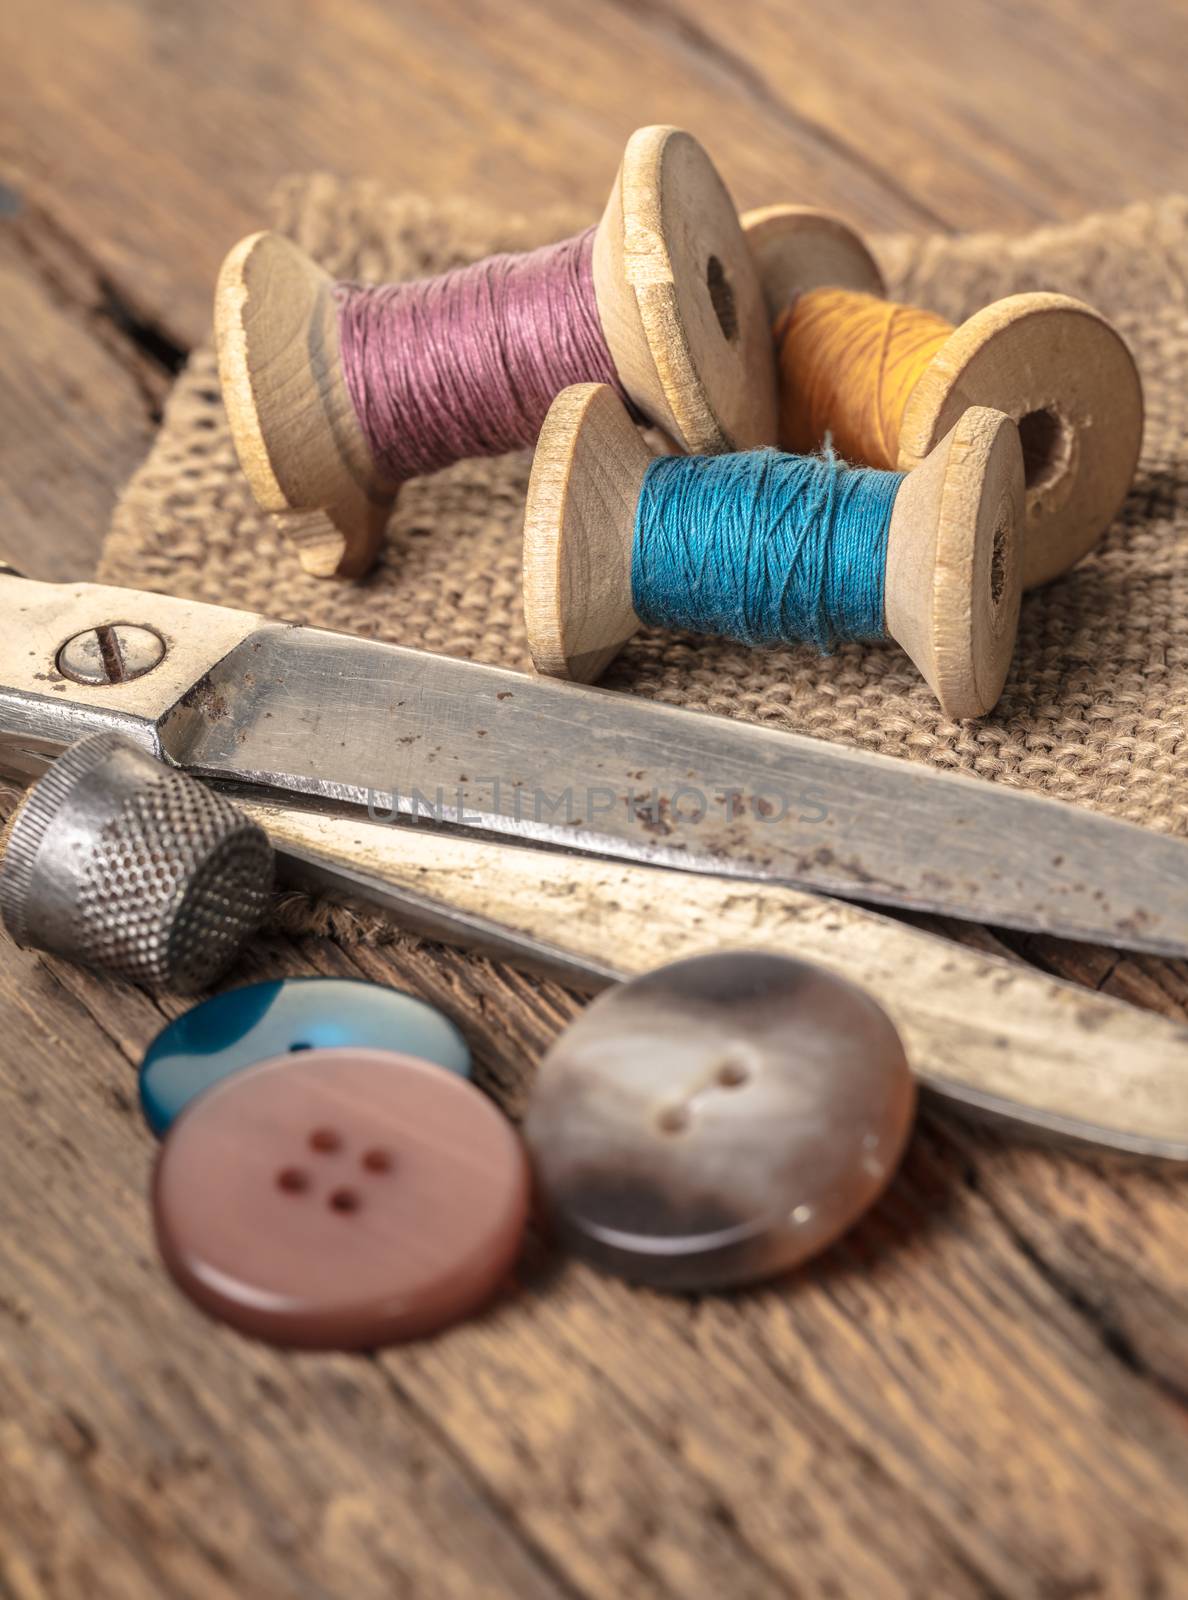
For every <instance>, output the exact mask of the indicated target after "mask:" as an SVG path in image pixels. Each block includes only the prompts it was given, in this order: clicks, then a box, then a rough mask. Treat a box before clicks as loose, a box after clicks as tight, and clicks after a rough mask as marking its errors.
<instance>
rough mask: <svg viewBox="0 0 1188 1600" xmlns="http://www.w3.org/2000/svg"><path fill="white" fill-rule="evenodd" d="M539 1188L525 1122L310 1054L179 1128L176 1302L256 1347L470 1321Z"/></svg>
mask: <svg viewBox="0 0 1188 1600" xmlns="http://www.w3.org/2000/svg"><path fill="white" fill-rule="evenodd" d="M528 1195H529V1175H528V1164H527V1160H526V1158H525V1155H524V1151H523V1147H522V1146H521V1144H520V1141H519V1139H518V1138H517V1136H516V1133H515V1131H514V1130H513V1128H512V1127H511V1124H510V1123H508V1122H507V1121H506V1119H505V1118H504V1117H503V1116H502V1115H501V1113H500V1112H499V1111H498V1110H497V1109H496V1107H495V1106H494V1105H493V1104H492V1103H491V1101H489V1100H488V1099H487V1098H486V1097H485V1096H484V1095H483V1094H481V1093H480V1092H479V1091H478V1090H477V1089H475V1088H473V1087H472V1086H471V1085H470V1084H469V1083H467V1082H466V1081H465V1080H464V1079H462V1078H460V1077H458V1076H457V1075H456V1074H455V1073H452V1072H447V1071H445V1070H444V1069H443V1068H441V1067H437V1066H433V1065H431V1064H430V1063H428V1062H425V1061H420V1060H418V1059H416V1058H415V1057H413V1056H404V1055H398V1054H396V1053H395V1052H394V1051H387V1050H364V1049H346V1048H343V1049H332V1050H306V1051H302V1052H301V1053H300V1054H299V1055H297V1056H292V1055H289V1056H282V1057H278V1058H276V1059H274V1060H271V1061H265V1062H261V1063H260V1065H258V1066H255V1067H249V1068H248V1069H247V1070H245V1071H243V1072H240V1073H237V1074H235V1076H233V1077H230V1078H226V1079H224V1080H223V1082H222V1083H220V1084H218V1085H217V1086H216V1087H214V1088H212V1089H210V1090H208V1091H207V1092H206V1093H205V1094H204V1095H202V1096H200V1097H199V1098H198V1099H197V1100H195V1101H194V1102H193V1104H192V1105H191V1106H190V1107H189V1109H188V1110H186V1111H185V1112H184V1114H183V1115H182V1116H181V1117H179V1118H178V1120H177V1122H176V1123H175V1124H174V1125H173V1128H172V1130H171V1131H170V1133H169V1137H168V1138H167V1140H166V1141H165V1144H164V1145H163V1146H162V1149H161V1154H160V1157H159V1160H158V1163H157V1171H156V1177H155V1180H154V1185H153V1208H154V1214H155V1223H156V1231H157V1243H158V1246H159V1248H160V1251H161V1255H162V1257H163V1258H164V1261H165V1264H166V1266H167V1267H168V1268H169V1271H170V1272H171V1273H172V1275H173V1277H174V1278H175V1279H176V1281H177V1283H178V1284H179V1286H180V1287H181V1288H182V1289H183V1290H184V1291H185V1293H186V1294H188V1295H189V1296H190V1298H191V1299H192V1300H194V1301H196V1302H197V1303H198V1304H199V1305H200V1306H202V1307H203V1308H204V1309H205V1310H206V1311H209V1312H211V1313H212V1314H213V1315H214V1316H216V1317H219V1318H221V1319H222V1320H223V1321H225V1322H228V1323H230V1324H231V1325H232V1326H233V1327H235V1328H238V1329H239V1330H240V1331H241V1332H243V1333H250V1334H255V1335H256V1336H258V1337H259V1338H262V1339H269V1340H271V1341H273V1342H274V1343H276V1344H286V1345H302V1346H305V1347H307V1348H311V1349H341V1350H352V1349H370V1348H373V1347H375V1346H378V1345H382V1344H386V1343H390V1342H392V1341H394V1340H399V1339H409V1338H415V1337H417V1336H418V1335H421V1334H426V1333H431V1332H433V1331H434V1330H435V1329H437V1328H440V1327H442V1326H443V1325H444V1324H446V1323H449V1322H452V1321H454V1320H456V1319H457V1318H459V1317H462V1316H465V1315H466V1314H467V1313H468V1312H471V1311H474V1310H475V1309H476V1308H477V1307H478V1306H480V1305H481V1304H482V1303H483V1302H484V1301H485V1300H486V1299H487V1298H488V1297H489V1296H490V1295H491V1294H492V1293H493V1292H494V1290H495V1289H497V1288H498V1286H499V1284H500V1282H501V1281H502V1280H503V1279H504V1278H505V1276H506V1274H507V1273H508V1271H509V1269H510V1267H511V1265H512V1263H513V1261H514V1260H515V1257H516V1254H517V1251H518V1248H519V1243H520V1238H521V1235H522V1233H523V1228H524V1223H525V1219H526V1215H527V1209H528Z"/></svg>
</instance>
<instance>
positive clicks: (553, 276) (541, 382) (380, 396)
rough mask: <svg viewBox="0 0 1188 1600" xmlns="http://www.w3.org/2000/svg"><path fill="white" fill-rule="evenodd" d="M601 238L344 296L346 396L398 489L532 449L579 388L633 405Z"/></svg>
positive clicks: (581, 237) (342, 291) (346, 286)
mask: <svg viewBox="0 0 1188 1600" xmlns="http://www.w3.org/2000/svg"><path fill="white" fill-rule="evenodd" d="M593 252H594V229H593V228H590V229H589V230H588V231H587V232H585V233H579V234H578V235H577V236H576V238H573V239H566V240H564V241H563V242H562V243H561V244H555V245H546V246H545V247H544V248H543V249H540V250H533V251H531V252H529V253H528V254H526V255H499V256H490V257H488V258H487V260H485V261H479V262H477V263H476V264H475V265H474V266H470V267H459V268H458V269H457V271H455V272H448V273H446V274H444V276H442V277H440V278H427V279H422V280H420V281H417V282H414V283H388V284H383V285H381V286H379V287H368V286H366V285H363V284H354V283H340V284H338V285H336V287H335V295H336V299H337V304H338V336H339V343H340V346H341V349H342V363H343V371H344V374H345V377H346V383H347V389H348V390H349V392H350V396H351V400H352V402H353V403H354V407H355V411H356V414H357V415H358V418H359V422H360V425H361V427H362V429H363V433H364V435H365V437H366V439H367V443H368V445H369V447H370V449H371V453H372V455H373V457H374V458H375V461H376V464H377V465H378V466H379V467H380V469H381V471H382V472H383V473H384V475H385V476H386V477H387V478H388V479H390V481H391V482H393V483H402V482H403V481H404V480H405V479H406V478H412V477H416V476H418V475H419V474H421V473H426V472H437V471H439V470H440V469H441V468H442V467H446V466H449V464H450V463H451V462H453V461H461V460H462V459H464V458H465V457H467V456H493V455H501V454H502V453H503V452H504V451H505V450H517V449H520V448H522V447H523V446H525V445H530V444H535V442H536V436H537V434H538V433H539V432H540V426H541V423H542V422H543V421H544V419H545V413H546V412H547V411H548V409H549V406H550V405H551V404H552V403H553V401H554V400H555V399H556V397H557V395H558V394H560V392H561V390H562V389H564V388H566V387H567V385H569V384H571V383H608V384H610V385H611V386H612V387H613V388H614V389H615V390H616V391H617V392H618V393H619V395H620V397H621V398H622V399H626V398H627V397H626V396H625V395H624V393H623V390H622V387H621V385H620V383H619V379H618V375H617V373H616V372H615V368H614V363H613V361H612V360H611V355H610V351H609V350H608V349H607V345H606V339H605V336H604V335H603V332H602V324H601V322H600V321H599V317H598V305H597V301H596V300H595V297H594V274H593Z"/></svg>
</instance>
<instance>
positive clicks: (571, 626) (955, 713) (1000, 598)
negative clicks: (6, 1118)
mask: <svg viewBox="0 0 1188 1600" xmlns="http://www.w3.org/2000/svg"><path fill="white" fill-rule="evenodd" d="M653 459H654V458H653V457H652V455H651V453H650V452H649V450H648V449H647V447H646V445H645V444H644V442H643V440H642V438H641V437H640V434H639V431H638V429H637V428H636V427H635V426H634V425H633V424H632V421H631V418H630V417H629V416H628V414H627V411H626V409H625V407H624V406H623V404H622V402H621V401H620V400H619V399H618V397H617V396H616V395H615V393H614V391H613V390H611V389H609V388H607V387H606V385H605V384H577V385H575V386H574V387H573V388H570V389H566V390H565V391H564V393H563V394H561V395H559V396H558V398H557V399H556V400H555V401H554V402H553V405H552V407H551V409H550V411H549V414H548V417H547V419H546V421H545V425H544V428H543V429H542V431H541V435H540V439H539V441H538V443H537V447H536V456H535V459H534V461H533V465H532V478H531V481H530V483H529V488H528V501H527V506H526V510H525V516H524V614H525V620H526V622H527V628H528V641H529V646H530V648H531V651H532V659H533V662H534V663H535V665H536V668H537V670H538V671H539V672H542V673H545V674H547V675H549V676H551V677H556V678H575V679H579V680H581V681H583V682H591V681H593V680H594V679H595V678H597V677H598V676H599V675H600V674H601V673H602V672H603V670H604V669H605V668H606V667H607V665H608V664H609V663H610V662H611V660H612V659H613V658H614V657H615V656H616V655H617V654H618V652H619V651H620V650H621V649H622V647H623V645H624V644H626V642H627V641H628V639H630V638H631V636H632V635H633V634H634V633H635V632H636V631H637V629H638V628H639V627H640V626H641V623H640V620H639V618H638V616H637V615H636V613H635V610H634V607H633V604H632V588H631V559H632V550H633V547H634V541H635V521H636V506H637V503H638V501H639V495H640V489H641V487H642V484H643V479H644V474H645V472H646V471H647V469H648V466H649V463H650V462H651V461H652V460H653ZM1022 517H1023V456H1022V451H1021V449H1020V446H1019V434H1018V429H1017V428H1016V427H1015V425H1014V423H1013V422H1011V420H1010V418H1009V417H1006V416H1004V415H1003V414H1002V413H1001V412H998V411H993V410H990V409H988V408H986V407H981V406H975V407H971V408H970V409H968V410H966V411H965V412H964V413H963V414H962V416H961V417H960V419H959V420H958V421H957V422H956V423H955V424H954V426H953V427H952V428H951V429H950V430H949V432H948V433H947V434H946V435H945V436H944V438H942V439H941V440H940V441H939V442H938V443H937V444H936V446H935V447H934V448H933V450H932V451H931V453H930V454H929V455H928V457H927V458H926V460H925V461H924V462H922V463H921V465H920V466H919V467H918V468H917V469H916V470H915V471H913V472H911V473H909V474H908V475H907V477H906V478H905V479H904V481H903V483H902V484H901V486H900V488H899V491H898V493H897V495H896V499H895V504H894V507H893V510H892V514H891V524H890V531H889V536H888V544H887V569H886V582H885V602H884V605H885V614H886V629H887V633H888V634H889V635H890V637H891V638H892V639H894V640H895V641H896V642H897V643H898V644H899V645H900V646H901V647H902V648H903V649H904V650H905V651H906V652H907V654H908V655H909V656H910V657H911V659H912V661H913V662H914V663H915V665H916V667H917V668H918V669H919V671H920V673H921V675H922V676H923V678H924V680H925V681H926V683H927V684H928V686H929V688H930V689H931V690H932V692H933V693H934V694H935V695H936V697H937V699H938V700H939V702H940V704H941V707H942V709H943V710H944V711H945V713H946V714H947V715H948V716H950V717H954V718H961V717H977V716H982V715H983V714H984V713H985V712H987V711H989V710H990V708H991V707H992V706H993V705H994V704H995V702H996V701H997V699H998V697H999V695H1000V694H1001V692H1002V686H1003V684H1004V682H1005V681H1006V675H1007V671H1008V669H1009V667H1010V661H1011V656H1012V653H1013V651H1014V643H1015V634H1016V630H1017V627H1018V620H1019V601H1020V594H1021V561H1020V553H1021V552H1020V539H1019V533H1020V530H1021V527H1022Z"/></svg>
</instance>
